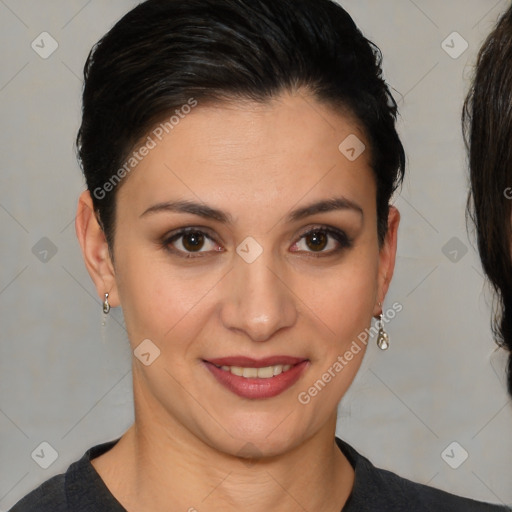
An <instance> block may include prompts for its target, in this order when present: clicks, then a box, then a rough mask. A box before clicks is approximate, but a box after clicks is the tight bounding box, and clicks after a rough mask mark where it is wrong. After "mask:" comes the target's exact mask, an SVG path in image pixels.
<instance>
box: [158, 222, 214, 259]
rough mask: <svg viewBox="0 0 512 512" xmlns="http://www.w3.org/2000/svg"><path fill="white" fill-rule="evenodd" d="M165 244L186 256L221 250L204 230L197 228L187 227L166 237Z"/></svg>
mask: <svg viewBox="0 0 512 512" xmlns="http://www.w3.org/2000/svg"><path fill="white" fill-rule="evenodd" d="M163 245H164V246H165V248H166V249H167V250H168V251H171V252H173V253H175V254H178V255H179V256H183V257H185V258H194V257H195V256H194V253H205V252H212V251H215V252H217V251H219V250H221V249H219V245H218V244H217V243H215V241H214V240H213V239H212V238H211V237H210V236H209V235H208V234H207V233H205V232H204V231H201V230H200V229H197V228H187V229H183V230H181V231H178V232H177V233H174V234H173V235H171V236H170V237H168V238H166V240H165V241H164V242H163Z"/></svg>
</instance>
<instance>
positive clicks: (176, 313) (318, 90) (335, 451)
mask: <svg viewBox="0 0 512 512" xmlns="http://www.w3.org/2000/svg"><path fill="white" fill-rule="evenodd" d="M395 117H396V104H395V102H394V101H393V98H392V97H391V95H390V93H389V91H388V89H387V87H386V84H385V83H384V81H383V80H382V78H381V67H380V54H379V52H378V50H377V49H376V48H375V47H374V46H373V45H372V44H371V43H370V42H369V41H367V40H366V39H365V38H364V37H363V36H362V35H361V33H360V32H359V31H358V29H357V28H356V27H355V25H354V23H353V21H352V20H351V18H350V17H349V16H348V14H347V13H346V12H345V11H344V10H343V9H341V7H339V6H338V5H337V4H335V3H333V2H330V1H329V0H221V1H219V0H190V1H188V2H181V1H178V0H149V1H147V2H145V3H142V4H141V5H139V6H138V7H136V8H135V9H134V10H133V11H131V12H130V13H128V14H127V15H126V16H125V17H124V18H123V19H122V20H121V21H120V22H118V23H117V25H116V26H115V27H114V28H113V29H112V30H111V31H110V32H109V33H108V34H107V35H106V36H105V37H104V38H103V39H102V40H101V41H100V43H99V44H98V45H97V46H96V47H95V48H94V50H93V52H92V54H91V55H90V57H89V59H88V62H87V64H86V69H85V89H84V94H83V119H82V126H81V128H80V132H79V136H78V148H79V156H80V159H81V162H82V166H83V170H84V174H85V177H86V181H87V191H86V192H84V193H83V194H82V195H81V197H80V200H79V205H78V211H77V219H76V231H77V236H78V239H79V242H80V245H81V247H82V252H83V256H84V261H85V264H86V267H87V269H88V271H89V273H90V275H91V278H92V279H93V281H94V283H95V286H96V288H97V291H98V294H99V296H100V297H101V298H102V300H103V308H104V312H105V314H108V312H109V309H110V308H111V307H117V306H122V308H123V313H124V318H125V321H126V327H127V332H128V336H129V339H130V343H131V347H132V349H133V352H134V358H133V386H134V402H135V423H134V425H133V426H132V427H131V428H130V429H129V430H128V431H127V432H126V433H125V434H124V435H123V436H122V437H121V438H120V439H118V440H115V441H111V442H108V443H104V444H102V445H99V446H95V447H93V448H91V449H90V450H88V451H87V452H86V454H85V455H84V457H83V458H82V459H81V460H80V461H78V462H76V463H74V464H73V465H71V466H70V468H69V469H68V471H67V473H66V475H60V476H57V477H54V478H52V479H50V480H49V481H47V482H46V483H44V484H43V485H42V486H41V487H39V488H38V489H36V490H35V491H33V492H32V493H31V494H30V495H28V496H27V497H25V498H24V500H22V501H21V502H20V503H19V504H18V505H16V506H15V507H14V508H13V509H12V510H13V511H14V512H20V511H26V510H52V511H64V510H73V511H75V510H77V511H78V510H80V511H87V510H91V511H92V510H95V511H96V510H112V511H115V510H117V511H122V510H128V511H137V512H142V511H152V512H154V511H157V512H158V511H164V510H165V511H166V512H167V511H175V510H176V511H179V510H188V511H195V510H199V511H201V510H208V511H217V510H222V511H231V510H246V511H247V510H248V511H261V510H275V511H288V510H290V511H291V510H294V511H295V510H309V511H319V510H322V511H339V510H344V511H349V512H350V511H360V510H368V511H386V510H389V511H391V510H392V511H394V512H396V511H405V510H407V511H410V510H414V511H427V510H436V511H448V510H449V511H456V510H464V511H472V510H474V511H485V510H501V508H500V507H498V506H493V505H488V504H485V503H479V502H476V501H473V500H469V499H465V498H460V497H457V496H454V495H451V494H449V493H446V492H443V491H440V490H437V489H433V488H429V487H426V486H423V485H419V484H415V483H413V482H410V481H408V480H405V479H403V478H400V477H399V476H397V475H395V474H393V473H390V472H388V471H384V470H379V469H376V468H375V467H374V466H373V465H372V464H371V463H370V462H369V461H368V460H367V459H366V458H364V457H363V456H361V455H360V454H358V453H357V452H356V451H355V450H354V449H353V448H352V447H350V446H349V445H348V444H346V443H345V442H343V441H342V440H340V439H338V438H336V437H335V428H336V417H337V404H338V402H339V401H340V399H341V398H342V396H343V395H344V393H345V392H346V390H347V389H348V387H349V386H350V384H351V382H352V380H353V379H354V377H355V375H356V373H357V370H358V368H359V366H360V364H361V360H362V355H363V354H364V348H365V346H366V345H365V343H366V337H365V336H364V335H365V333H366V331H367V330H368V327H369V325H370V323H371V318H372V317H378V318H380V319H381V321H380V332H379V336H378V342H379V345H380V346H381V348H385V347H386V346H387V337H386V334H385V332H384V330H383V323H382V316H381V315H382V313H383V306H382V304H383V303H384V298H385V295H386V292H387V290H388V286H389V283H390V280H391V277H392V274H393V268H394V262H395V253H396V237H397V229H398V224H399V213H398V211H397V210H396V209H395V208H394V207H390V206H389V202H390V198H391V195H392V193H393V192H394V191H395V189H396V188H397V186H399V184H400V182H401V180H402V177H403V170H404V159H405V158H404V151H403V148H402V145H401V142H400V140H399V138H398V135H397V133H396V130H395Z"/></svg>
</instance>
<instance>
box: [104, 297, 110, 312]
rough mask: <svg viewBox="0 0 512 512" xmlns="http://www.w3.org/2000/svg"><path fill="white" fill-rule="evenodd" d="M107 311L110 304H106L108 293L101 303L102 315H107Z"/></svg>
mask: <svg viewBox="0 0 512 512" xmlns="http://www.w3.org/2000/svg"><path fill="white" fill-rule="evenodd" d="M109 311H110V304H109V303H108V293H105V300H104V301H103V313H105V315H108V312H109Z"/></svg>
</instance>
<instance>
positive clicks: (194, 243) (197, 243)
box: [183, 233, 204, 251]
mask: <svg viewBox="0 0 512 512" xmlns="http://www.w3.org/2000/svg"><path fill="white" fill-rule="evenodd" d="M203 243H204V236H203V235H202V234H201V233H187V234H186V235H185V236H184V237H183V247H185V249H187V251H194V250H196V249H201V247H202V245H203Z"/></svg>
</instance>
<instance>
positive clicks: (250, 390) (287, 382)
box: [203, 360, 309, 399]
mask: <svg viewBox="0 0 512 512" xmlns="http://www.w3.org/2000/svg"><path fill="white" fill-rule="evenodd" d="M203 363H205V365H206V367H207V368H208V370H210V372H211V373H212V374H213V376H214V377H215V378H216V379H217V380H218V381H219V382H220V383H221V384H222V385H223V386H225V387H226V388H228V389H229V390H230V391H232V392H233V393H235V395H238V396H241V397H242V398H251V399H261V398H272V397H274V396H277V395H279V394H281V393H282V392H283V391H285V390H287V389H288V388H290V387H291V386H293V384H295V382H297V380H298V379H299V377H300V376H301V374H302V373H303V372H304V370H305V369H306V367H307V366H308V363H309V361H307V360H306V361H302V362H301V363H298V364H296V365H294V366H292V367H291V368H290V369H289V370H288V371H286V372H283V373H280V374H279V375H276V376H275V377H270V378H269V379H258V378H245V377H239V376H238V375H233V374H232V373H231V372H229V371H226V370H221V369H220V368H217V367H216V366H215V365H214V364H212V363H209V362H208V361H203Z"/></svg>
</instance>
